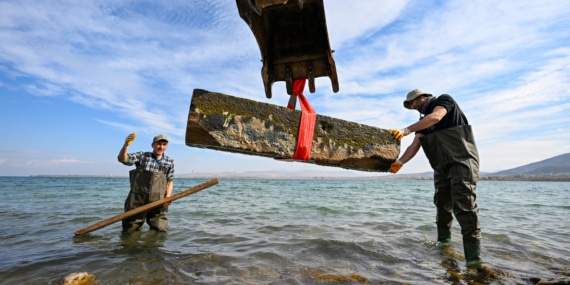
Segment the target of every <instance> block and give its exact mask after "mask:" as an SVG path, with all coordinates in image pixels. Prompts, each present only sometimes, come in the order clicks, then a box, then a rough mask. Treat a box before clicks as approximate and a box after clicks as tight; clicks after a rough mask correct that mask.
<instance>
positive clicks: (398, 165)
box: [388, 160, 403, 173]
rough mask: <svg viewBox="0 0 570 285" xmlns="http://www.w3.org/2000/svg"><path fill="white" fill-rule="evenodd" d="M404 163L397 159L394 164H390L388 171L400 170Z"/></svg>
mask: <svg viewBox="0 0 570 285" xmlns="http://www.w3.org/2000/svg"><path fill="white" fill-rule="evenodd" d="M402 165H403V164H402V162H401V161H400V160H396V161H394V162H392V165H390V169H388V172H391V173H396V172H398V171H399V170H400V168H402Z"/></svg>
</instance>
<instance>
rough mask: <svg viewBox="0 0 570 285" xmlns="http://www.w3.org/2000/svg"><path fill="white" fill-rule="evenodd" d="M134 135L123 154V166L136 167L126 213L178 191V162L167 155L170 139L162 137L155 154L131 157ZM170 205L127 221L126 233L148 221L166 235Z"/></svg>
mask: <svg viewBox="0 0 570 285" xmlns="http://www.w3.org/2000/svg"><path fill="white" fill-rule="evenodd" d="M135 137H136V135H135V134H134V133H133V134H130V135H128V136H127V138H126V139H125V144H124V145H123V147H122V148H121V151H120V152H119V156H118V159H119V162H121V163H123V164H124V165H129V166H131V165H135V166H136V168H135V169H133V170H131V171H129V178H130V181H131V191H130V192H129V195H128V196H127V200H126V201H125V212H126V211H129V210H132V209H135V208H138V207H140V206H143V205H146V204H149V203H152V202H154V201H158V200H160V199H162V198H165V197H169V196H170V195H171V194H172V188H173V187H174V160H172V159H171V158H170V157H168V156H166V155H165V154H164V152H165V151H166V148H167V147H168V138H167V137H166V136H164V135H158V136H156V137H154V139H153V140H152V144H151V146H152V152H144V151H140V152H135V153H127V148H128V147H129V145H130V144H131V143H132V142H133V141H134V140H135ZM167 212H168V205H166V204H165V205H163V206H160V207H157V208H154V209H151V210H149V211H147V212H146V213H143V214H140V215H138V216H134V217H131V218H127V219H124V220H123V232H124V233H131V232H133V231H136V230H139V229H140V227H141V226H142V225H143V224H144V222H145V220H146V222H147V224H148V225H149V226H150V228H151V229H152V230H156V231H166V228H167V226H168V218H167V217H166V213H167Z"/></svg>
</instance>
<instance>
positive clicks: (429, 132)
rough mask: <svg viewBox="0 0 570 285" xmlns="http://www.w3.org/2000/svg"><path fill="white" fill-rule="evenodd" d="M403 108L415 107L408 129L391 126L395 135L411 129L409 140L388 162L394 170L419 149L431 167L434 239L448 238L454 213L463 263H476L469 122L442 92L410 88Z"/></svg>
mask: <svg viewBox="0 0 570 285" xmlns="http://www.w3.org/2000/svg"><path fill="white" fill-rule="evenodd" d="M404 107H405V108H406V109H410V110H417V111H418V112H419V113H420V120H419V121H418V122H416V123H414V124H412V125H410V126H409V127H407V128H403V129H400V130H395V129H392V133H393V134H394V137H395V138H396V139H398V140H401V139H402V137H404V136H406V135H408V134H410V133H411V132H415V133H416V134H415V137H414V140H413V142H412V144H411V145H410V146H409V147H408V148H407V149H406V151H405V152H404V154H403V155H402V156H401V157H400V158H399V159H398V160H396V161H395V162H394V163H392V165H391V167H390V169H389V171H390V172H392V173H396V172H398V170H400V168H401V167H402V165H403V164H405V163H406V162H408V161H410V160H411V159H412V158H413V157H414V156H415V155H416V153H417V152H418V151H419V149H420V147H421V148H422V149H423V150H424V152H425V155H426V157H427V159H428V160H429V163H430V165H431V167H432V168H433V170H434V185H435V194H434V204H435V206H436V208H437V216H436V225H437V241H438V242H439V243H440V244H443V245H445V244H448V243H449V242H450V241H451V224H452V222H453V216H452V214H453V215H455V218H456V219H457V221H458V222H459V225H460V226H461V234H462V235H463V250H464V253H465V260H466V265H467V266H468V267H477V268H479V267H482V266H481V263H482V261H481V226H480V224H479V216H478V215H479V208H477V203H476V201H475V198H476V194H475V188H476V184H477V180H478V179H479V154H478V152H477V147H476V145H475V139H474V136H473V132H472V130H471V126H470V125H469V123H468V122H467V118H466V117H465V114H463V112H462V111H461V109H460V108H459V105H457V102H455V100H453V98H452V97H451V96H449V95H447V94H443V95H440V96H439V97H434V96H433V95H432V94H430V93H427V92H425V91H423V90H420V89H414V90H412V91H410V92H409V93H408V95H407V97H406V100H405V101H404Z"/></svg>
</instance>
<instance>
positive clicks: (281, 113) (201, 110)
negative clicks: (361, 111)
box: [186, 89, 400, 172]
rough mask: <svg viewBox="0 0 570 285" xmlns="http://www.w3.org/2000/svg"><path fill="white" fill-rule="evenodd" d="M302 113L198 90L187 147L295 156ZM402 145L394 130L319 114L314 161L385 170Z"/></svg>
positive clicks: (187, 134) (284, 156)
mask: <svg viewBox="0 0 570 285" xmlns="http://www.w3.org/2000/svg"><path fill="white" fill-rule="evenodd" d="M300 118H301V111H298V110H289V109H287V108H285V107H280V106H276V105H271V104H267V103H261V102H256V101H252V100H249V99H244V98H238V97H233V96H229V95H225V94H221V93H215V92H209V91H206V90H201V89H195V90H194V93H193V95H192V102H191V105H190V112H189V114H188V124H187V127H186V145H188V146H191V147H199V148H208V149H215V150H221V151H227V152H234V153H243V154H248V155H257V156H266V157H273V158H293V155H294V153H295V148H296V145H297V134H298V129H299V122H300ZM399 153H400V142H399V141H397V140H396V139H394V138H393V136H392V134H391V132H390V131H388V130H385V129H380V128H376V127H371V126H367V125H363V124H359V123H354V122H348V121H344V120H340V119H335V118H331V117H327V116H322V115H317V119H316V123H315V130H314V136H313V145H312V148H311V157H310V160H308V161H306V162H309V163H315V164H318V165H326V166H335V167H342V168H346V169H354V170H362V171H379V172H385V171H387V170H388V169H389V168H390V164H391V163H392V162H393V161H395V160H396V159H397V158H398V155H399Z"/></svg>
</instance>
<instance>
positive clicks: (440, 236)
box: [437, 228, 451, 245]
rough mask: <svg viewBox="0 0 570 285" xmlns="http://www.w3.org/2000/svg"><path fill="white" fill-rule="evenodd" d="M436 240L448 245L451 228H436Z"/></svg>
mask: <svg viewBox="0 0 570 285" xmlns="http://www.w3.org/2000/svg"><path fill="white" fill-rule="evenodd" d="M437 242H438V243H439V244H440V245H448V244H449V243H450V242H451V230H450V229H448V228H445V229H440V228H438V229H437Z"/></svg>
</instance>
